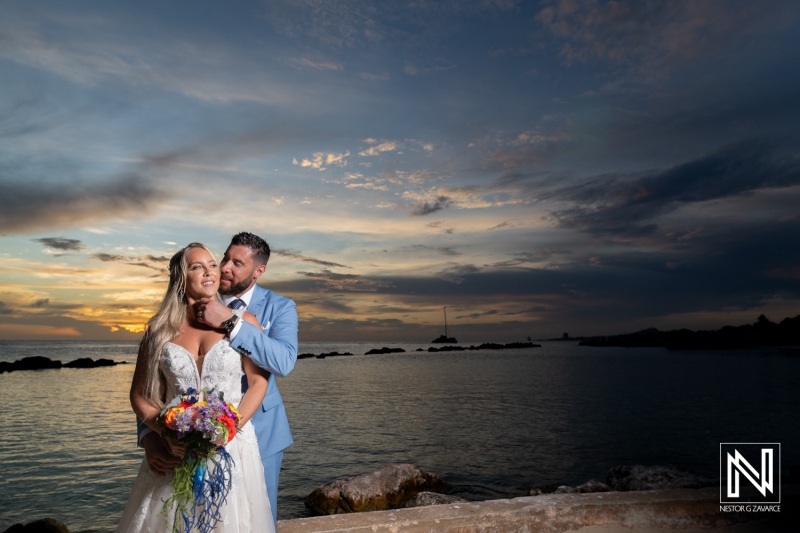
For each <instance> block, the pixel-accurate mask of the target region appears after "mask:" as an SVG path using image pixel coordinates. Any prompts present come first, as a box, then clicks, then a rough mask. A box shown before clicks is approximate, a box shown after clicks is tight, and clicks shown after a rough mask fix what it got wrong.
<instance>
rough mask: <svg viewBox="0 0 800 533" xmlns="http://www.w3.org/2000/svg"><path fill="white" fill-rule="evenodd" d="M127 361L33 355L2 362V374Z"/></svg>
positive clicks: (113, 364)
mask: <svg viewBox="0 0 800 533" xmlns="http://www.w3.org/2000/svg"><path fill="white" fill-rule="evenodd" d="M124 364H126V363H125V361H122V362H117V361H112V360H111V359H97V360H93V359H90V358H89V357H81V358H80V359H75V360H74V361H70V362H68V363H65V364H62V363H61V361H54V360H52V359H50V358H49V357H42V356H39V355H37V356H32V357H23V358H22V359H18V360H16V361H14V362H13V363H7V362H0V374H2V373H3V372H13V371H15V370H46V369H57V368H97V367H101V366H115V365H124Z"/></svg>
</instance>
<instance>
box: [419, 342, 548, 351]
mask: <svg viewBox="0 0 800 533" xmlns="http://www.w3.org/2000/svg"><path fill="white" fill-rule="evenodd" d="M541 347H542V345H541V344H534V343H532V342H510V343H508V344H498V343H496V342H485V343H483V344H479V345H478V346H475V345H470V346H469V347H468V348H467V347H464V346H442V347H441V348H434V347H433V346H431V347H430V348H428V351H429V352H432V353H433V352H463V351H464V350H510V349H517V348H541Z"/></svg>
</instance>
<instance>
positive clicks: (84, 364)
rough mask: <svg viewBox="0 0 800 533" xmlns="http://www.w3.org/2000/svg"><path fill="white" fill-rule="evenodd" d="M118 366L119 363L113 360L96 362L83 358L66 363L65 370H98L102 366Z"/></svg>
mask: <svg viewBox="0 0 800 533" xmlns="http://www.w3.org/2000/svg"><path fill="white" fill-rule="evenodd" d="M116 364H117V362H116V361H112V360H111V359H98V360H96V361H95V360H93V359H90V358H89V357H81V358H80V359H75V360H74V361H70V362H69V363H64V368H97V367H100V366H114V365H116Z"/></svg>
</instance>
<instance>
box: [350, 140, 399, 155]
mask: <svg viewBox="0 0 800 533" xmlns="http://www.w3.org/2000/svg"><path fill="white" fill-rule="evenodd" d="M371 140H373V139H369V140H368V141H371ZM397 149H398V144H397V142H395V141H385V142H382V143H380V144H376V145H375V146H370V147H369V148H367V149H366V150H362V151H361V152H359V153H358V155H360V156H361V157H367V156H374V155H378V154H381V153H383V152H394V151H396V150H397Z"/></svg>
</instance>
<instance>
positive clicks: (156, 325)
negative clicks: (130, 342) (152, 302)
mask: <svg viewBox="0 0 800 533" xmlns="http://www.w3.org/2000/svg"><path fill="white" fill-rule="evenodd" d="M193 248H202V249H204V250H205V251H207V252H208V253H210V254H211V256H212V257H214V253H213V252H212V251H211V250H209V249H208V247H207V246H206V245H204V244H201V243H199V242H193V243H191V244H189V245H187V246H185V247H184V248H182V249H180V250H178V252H176V253H175V255H173V256H172V259H170V260H169V285H167V293H166V294H165V295H164V299H163V300H161V304H160V305H159V307H158V311H157V312H156V314H155V315H153V317H152V318H151V319H150V320H148V321H147V325H146V326H145V332H144V336H143V337H142V340H141V342H140V343H139V353H145V354H146V356H147V375H146V376H145V383H144V391H143V392H144V396H145V398H147V399H148V400H150V401H151V402H153V404H154V405H156V406H158V408H159V409H161V408H163V407H164V403H165V398H164V393H165V391H164V384H163V378H162V377H161V373H160V372H159V365H158V362H159V360H160V359H161V354H162V353H163V351H164V346H165V345H166V344H167V343H168V342H169V341H171V340H172V339H174V338H175V337H177V336H178V334H179V333H180V331H181V325H182V324H183V323H184V322H185V321H186V305H187V303H188V301H187V299H186V270H187V268H188V265H187V264H186V254H187V253H188V252H189V250H192V249H193ZM143 350H144V352H142V351H143Z"/></svg>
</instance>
